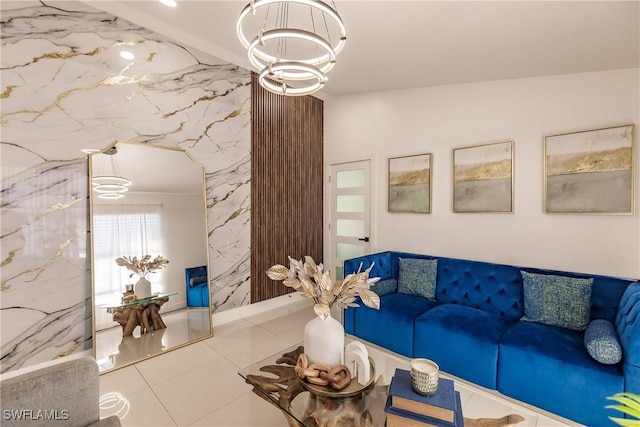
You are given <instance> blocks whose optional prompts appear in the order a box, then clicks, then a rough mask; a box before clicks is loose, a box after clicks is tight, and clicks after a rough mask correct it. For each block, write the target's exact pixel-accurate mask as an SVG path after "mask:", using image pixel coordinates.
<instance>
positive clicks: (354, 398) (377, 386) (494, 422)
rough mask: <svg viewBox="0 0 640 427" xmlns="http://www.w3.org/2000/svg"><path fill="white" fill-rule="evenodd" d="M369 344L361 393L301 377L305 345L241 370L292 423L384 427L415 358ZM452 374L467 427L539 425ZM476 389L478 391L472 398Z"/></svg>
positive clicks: (527, 414) (533, 418)
mask: <svg viewBox="0 0 640 427" xmlns="http://www.w3.org/2000/svg"><path fill="white" fill-rule="evenodd" d="M351 340H352V339H350V337H347V339H346V341H347V342H349V341H351ZM364 344H365V346H366V347H367V350H368V352H369V358H370V360H371V361H372V365H374V373H373V380H372V381H371V383H370V384H368V386H366V387H363V389H362V390H361V392H358V393H355V394H351V393H347V394H349V395H348V396H340V393H335V394H334V395H327V393H324V392H320V393H317V390H314V389H313V387H309V385H307V384H306V383H303V382H301V381H300V380H299V379H298V377H297V375H296V373H295V365H296V362H297V360H298V355H299V354H300V353H302V352H303V351H304V349H303V347H302V344H301V343H300V344H298V345H293V346H291V347H288V348H286V349H284V350H282V351H281V352H278V353H277V354H275V355H273V356H271V357H268V358H266V359H264V360H262V361H260V362H258V363H256V364H254V365H251V366H249V367H247V368H245V369H242V370H241V371H239V374H240V376H242V378H244V380H245V382H246V383H248V384H250V385H252V386H253V392H254V393H255V394H256V395H258V396H259V397H261V398H262V399H264V400H265V401H267V402H269V403H270V404H272V405H274V406H275V407H277V408H279V409H280V410H281V411H282V413H283V415H284V417H285V418H286V420H287V422H288V425H289V426H290V427H300V426H303V427H338V426H339V427H347V426H348V427H382V426H384V425H385V420H386V415H385V412H384V407H385V403H386V400H387V395H388V392H389V384H390V383H391V378H392V376H393V374H394V373H395V370H396V368H401V369H406V370H408V369H409V361H410V359H409V358H406V357H404V356H400V355H396V354H395V353H391V352H388V351H386V350H384V349H379V348H376V347H375V346H371V345H370V344H368V343H366V342H364ZM441 374H444V373H441ZM443 376H447V375H446V374H444V375H443ZM449 378H451V379H454V381H455V388H456V390H457V391H459V392H460V393H461V394H462V396H463V400H464V401H465V402H466V403H467V404H466V405H465V403H463V405H462V406H463V411H464V415H465V418H464V425H465V426H466V427H486V426H491V427H507V426H517V427H521V426H522V427H528V426H536V425H537V420H538V418H537V416H536V414H535V413H533V412H531V411H529V410H527V409H525V408H520V407H519V405H515V404H513V403H504V401H503V399H501V398H497V397H495V396H490V395H489V393H487V392H481V391H478V390H476V388H475V387H473V386H472V385H469V384H464V383H462V382H460V381H459V380H458V379H455V378H452V377H450V376H449ZM349 387H351V386H349ZM310 389H311V390H310ZM345 390H347V389H345ZM474 390H475V391H474ZM472 393H475V395H474V396H473V397H472ZM469 402H470V403H469ZM502 403H504V405H503V404H502ZM496 404H497V405H498V408H496V407H495V405H496ZM467 410H468V411H467ZM553 425H566V424H563V423H562V422H558V423H556V424H553Z"/></svg>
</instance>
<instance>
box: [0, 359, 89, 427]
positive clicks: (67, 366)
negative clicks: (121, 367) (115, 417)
mask: <svg viewBox="0 0 640 427" xmlns="http://www.w3.org/2000/svg"><path fill="white" fill-rule="evenodd" d="M99 389H100V384H99V377H98V365H97V364H96V361H95V360H94V359H93V358H92V357H88V356H84V357H78V358H73V359H71V360H66V361H64V362H61V363H56V364H54V365H47V366H45V367H43V368H39V369H36V370H32V371H29V372H26V373H23V374H17V375H15V376H12V377H9V378H6V379H4V378H3V379H2V381H1V383H0V392H1V400H0V407H1V409H2V410H1V412H0V413H1V414H2V426H3V427H7V426H25V425H30V426H72V427H73V426H78V427H81V426H86V425H88V424H91V423H94V422H96V421H98V420H99V419H100V408H99V394H100V390H99ZM20 418H22V419H20ZM25 421H27V422H25Z"/></svg>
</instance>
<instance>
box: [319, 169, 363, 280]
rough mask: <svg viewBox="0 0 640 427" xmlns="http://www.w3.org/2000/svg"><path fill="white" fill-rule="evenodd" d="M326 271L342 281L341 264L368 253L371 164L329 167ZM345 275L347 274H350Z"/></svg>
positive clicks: (342, 266) (342, 267)
mask: <svg viewBox="0 0 640 427" xmlns="http://www.w3.org/2000/svg"><path fill="white" fill-rule="evenodd" d="M329 182H330V183H331V190H330V193H331V196H330V197H331V222H330V223H329V227H328V228H329V231H330V233H331V237H330V240H331V241H330V242H328V244H327V245H326V248H327V250H328V251H329V252H330V253H327V254H325V256H327V255H328V257H329V259H330V261H329V267H330V269H331V271H333V272H335V275H336V279H341V278H343V277H344V273H345V272H344V265H343V264H344V260H345V259H349V258H354V257H359V256H362V255H365V254H368V253H370V251H371V239H370V234H369V233H370V232H371V161H370V160H360V161H356V162H348V163H339V164H335V165H331V175H330V177H329ZM347 273H351V272H350V271H349V272H347Z"/></svg>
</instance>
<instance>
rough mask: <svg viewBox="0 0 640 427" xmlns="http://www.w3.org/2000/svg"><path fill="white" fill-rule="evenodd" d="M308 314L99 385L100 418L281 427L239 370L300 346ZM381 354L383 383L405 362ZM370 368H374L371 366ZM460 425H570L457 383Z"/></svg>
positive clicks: (296, 312)
mask: <svg viewBox="0 0 640 427" xmlns="http://www.w3.org/2000/svg"><path fill="white" fill-rule="evenodd" d="M312 316H314V313H313V310H311V309H310V307H308V306H306V305H303V306H302V308H301V305H300V304H291V305H289V306H285V307H279V308H276V309H273V310H270V311H269V312H265V313H262V314H259V315H255V316H252V317H247V318H245V319H242V320H236V321H233V322H229V323H226V324H222V325H220V326H215V322H214V336H213V337H212V338H209V339H206V340H204V341H200V342H197V343H195V344H192V345H188V346H186V347H182V348H180V349H177V350H174V351H171V352H167V353H165V354H163V355H161V356H157V357H154V358H151V359H148V360H145V361H143V362H139V363H136V364H134V365H130V366H127V367H125V368H121V369H118V370H115V371H112V372H109V373H106V374H103V375H102V376H101V377H100V394H101V396H102V405H101V406H102V408H103V409H102V410H101V415H102V416H107V415H112V414H118V415H119V416H120V417H121V422H122V424H123V425H124V426H212V427H222V426H225V427H272V426H274V427H275V426H283V427H284V426H286V422H285V420H284V417H283V416H282V414H281V412H280V411H279V410H277V409H276V408H275V407H273V406H272V405H270V404H268V403H267V402H265V401H263V400H262V399H260V398H259V397H257V396H256V395H254V394H253V393H252V391H251V386H249V385H248V384H245V383H244V380H243V379H242V378H241V377H240V376H239V375H238V370H240V369H242V368H245V367H247V366H249V365H252V364H254V363H257V362H259V361H261V360H263V359H265V358H267V357H269V356H271V355H273V354H275V353H278V352H280V351H281V350H283V349H285V348H287V347H290V346H292V345H294V344H296V343H299V342H301V341H302V338H303V330H304V325H305V324H306V322H307V321H308V320H310V319H311V318H312ZM372 351H374V352H383V353H385V356H386V357H387V360H388V361H390V362H387V363H386V366H385V372H384V373H383V375H384V376H385V379H387V380H390V378H391V376H392V375H393V371H394V370H395V368H396V367H401V368H403V369H408V366H409V365H408V359H407V358H404V357H402V356H398V355H395V354H392V353H389V352H387V351H386V350H382V349H379V348H373V349H372ZM376 367H379V366H378V365H376ZM456 388H457V389H458V391H460V393H461V398H462V404H463V412H464V415H465V417H467V418H480V417H492V418H498V417H502V416H505V415H508V414H513V413H515V414H519V415H521V416H522V417H523V418H524V421H523V422H521V423H519V424H517V425H518V426H532V427H556V426H566V425H576V424H573V423H570V422H568V421H566V420H564V421H561V420H559V419H557V418H555V417H553V418H552V416H551V415H550V414H548V413H542V412H540V411H538V410H536V409H535V408H531V407H528V406H526V405H520V404H518V403H517V402H514V401H512V400H509V399H505V398H503V397H502V396H500V395H498V394H497V393H495V392H493V391H491V390H485V389H479V388H477V387H474V386H471V385H469V384H465V383H463V382H462V381H457V382H456Z"/></svg>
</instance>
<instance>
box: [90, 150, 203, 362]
mask: <svg viewBox="0 0 640 427" xmlns="http://www.w3.org/2000/svg"><path fill="white" fill-rule="evenodd" d="M89 176H90V178H89V179H90V186H91V189H92V190H91V191H90V196H89V200H90V217H91V270H92V290H93V337H94V340H93V350H94V356H95V357H96V360H97V361H98V365H99V367H100V371H101V373H102V372H107V371H109V370H112V369H117V368H121V367H123V366H127V365H129V364H131V363H136V362H139V361H141V360H144V359H146V358H148V357H153V356H155V355H158V354H161V353H163V352H166V351H169V350H173V349H176V348H179V347H182V346H184V345H187V344H190V343H192V342H195V341H199V340H202V339H205V338H208V337H210V336H211V335H212V331H213V329H212V324H211V306H210V302H209V297H210V290H209V282H210V279H209V275H208V261H209V253H208V232H207V230H208V228H207V215H206V186H205V173H204V168H203V167H202V165H200V164H199V163H197V162H196V161H194V160H193V159H192V158H191V157H190V156H189V154H188V153H187V152H186V151H184V150H182V149H176V148H165V147H159V146H154V145H151V144H140V143H133V142H127V141H118V142H116V143H115V144H113V145H112V146H110V147H107V149H105V150H104V151H102V152H99V153H92V154H90V155H89ZM147 255H149V257H147V258H145V256H147ZM118 258H121V259H122V258H124V259H125V260H127V262H126V263H123V262H122V261H121V260H120V262H119V263H116V259H118ZM156 259H160V260H161V261H162V262H160V263H156V264H154V263H153V262H154V260H156ZM165 261H168V262H165ZM140 279H145V281H143V280H140ZM143 285H144V286H146V289H145V288H143ZM149 287H150V289H149Z"/></svg>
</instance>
